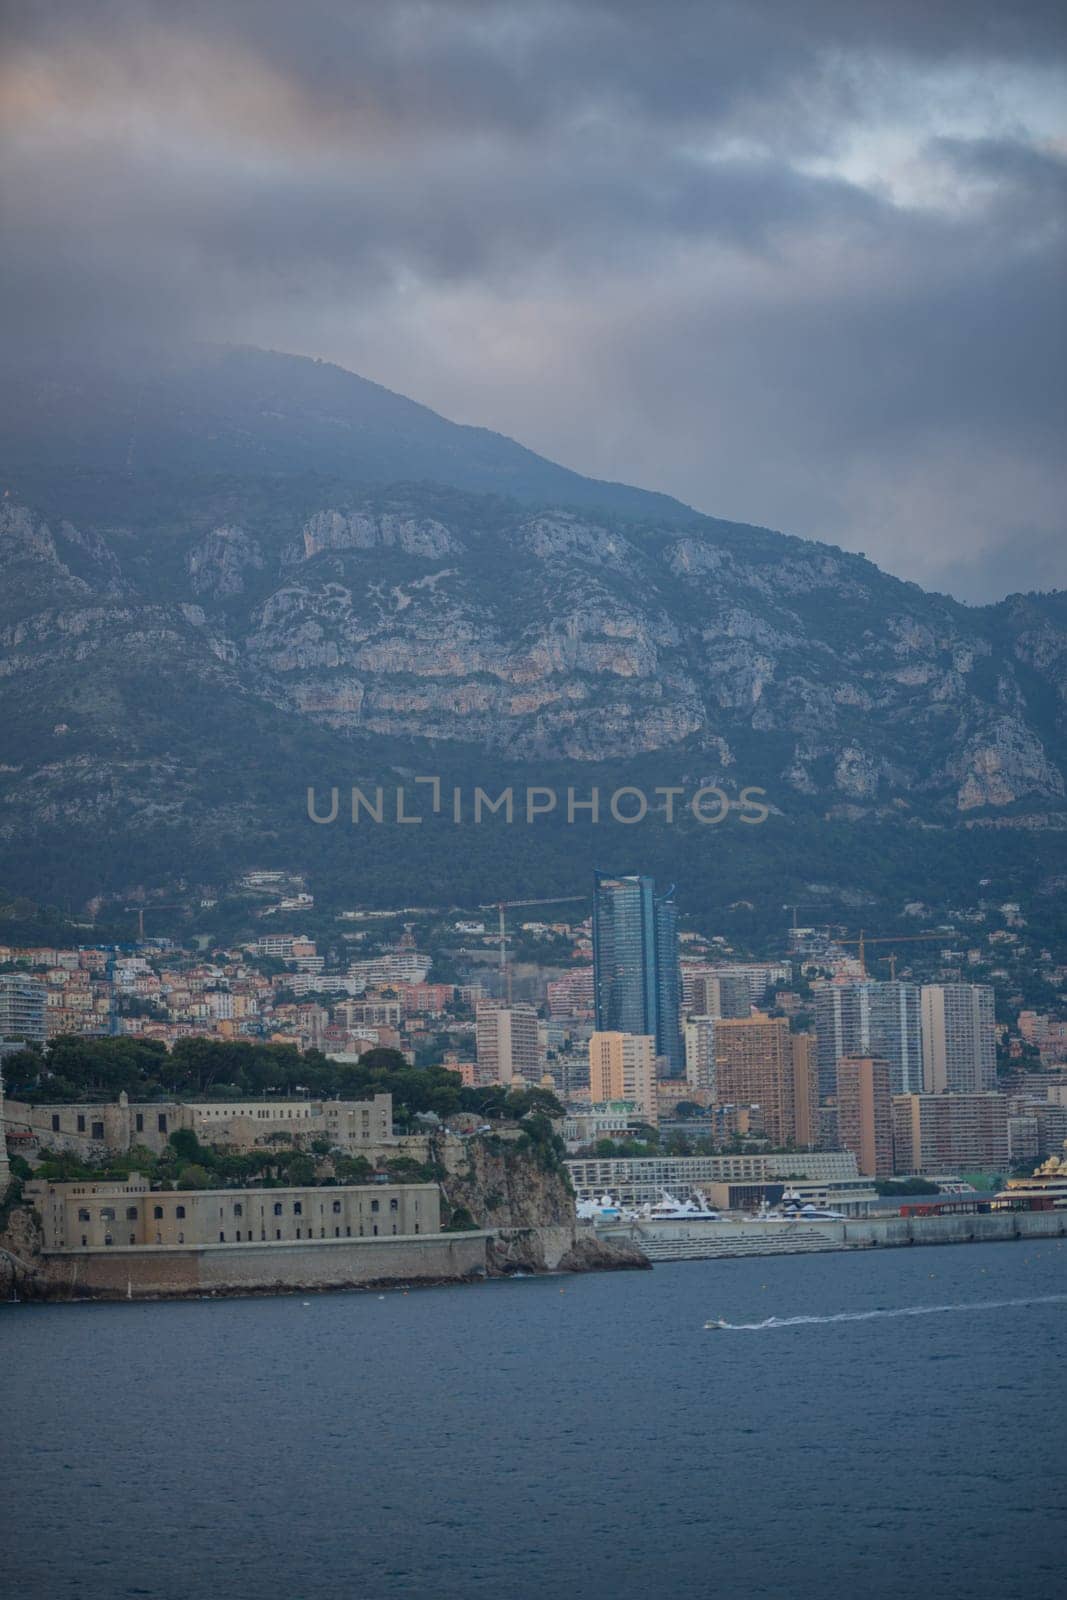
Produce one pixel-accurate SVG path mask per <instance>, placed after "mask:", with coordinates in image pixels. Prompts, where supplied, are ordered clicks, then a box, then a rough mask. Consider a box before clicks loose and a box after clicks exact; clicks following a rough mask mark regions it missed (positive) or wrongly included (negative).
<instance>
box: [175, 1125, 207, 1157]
mask: <svg viewBox="0 0 1067 1600" xmlns="http://www.w3.org/2000/svg"><path fill="white" fill-rule="evenodd" d="M167 1142H168V1144H169V1145H170V1147H171V1149H172V1150H173V1151H174V1154H175V1155H176V1156H177V1157H178V1159H179V1161H181V1162H186V1161H189V1162H199V1163H200V1164H201V1166H202V1165H203V1163H204V1154H205V1152H204V1151H203V1150H202V1149H201V1145H200V1140H199V1139H198V1138H197V1137H196V1134H195V1133H194V1132H193V1130H192V1128H175V1130H174V1132H173V1133H172V1134H171V1136H170V1138H169V1140H168V1141H167Z"/></svg>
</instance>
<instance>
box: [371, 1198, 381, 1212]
mask: <svg viewBox="0 0 1067 1600" xmlns="http://www.w3.org/2000/svg"><path fill="white" fill-rule="evenodd" d="M370 1208H371V1210H372V1211H379V1210H380V1209H381V1207H380V1206H379V1204H378V1202H377V1200H372V1201H371V1203H370Z"/></svg>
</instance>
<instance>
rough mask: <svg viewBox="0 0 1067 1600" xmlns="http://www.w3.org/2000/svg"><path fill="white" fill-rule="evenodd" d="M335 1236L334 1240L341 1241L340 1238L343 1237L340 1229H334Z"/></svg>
mask: <svg viewBox="0 0 1067 1600" xmlns="http://www.w3.org/2000/svg"><path fill="white" fill-rule="evenodd" d="M333 1236H334V1238H335V1239H339V1238H340V1237H341V1230H340V1228H335V1229H334V1230H333Z"/></svg>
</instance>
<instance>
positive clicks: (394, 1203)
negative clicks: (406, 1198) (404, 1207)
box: [389, 1200, 400, 1211]
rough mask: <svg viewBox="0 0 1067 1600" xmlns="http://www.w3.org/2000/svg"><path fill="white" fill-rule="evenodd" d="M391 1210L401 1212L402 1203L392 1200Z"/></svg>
mask: <svg viewBox="0 0 1067 1600" xmlns="http://www.w3.org/2000/svg"><path fill="white" fill-rule="evenodd" d="M389 1209H390V1211H399V1210H400V1201H399V1200H390V1202H389Z"/></svg>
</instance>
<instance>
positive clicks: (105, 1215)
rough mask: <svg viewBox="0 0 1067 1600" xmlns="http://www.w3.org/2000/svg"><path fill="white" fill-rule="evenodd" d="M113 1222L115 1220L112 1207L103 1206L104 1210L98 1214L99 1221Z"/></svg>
mask: <svg viewBox="0 0 1067 1600" xmlns="http://www.w3.org/2000/svg"><path fill="white" fill-rule="evenodd" d="M114 1220H115V1210H114V1207H113V1206H105V1207H104V1209H103V1210H102V1211H101V1213H100V1221H101V1222H114Z"/></svg>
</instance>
